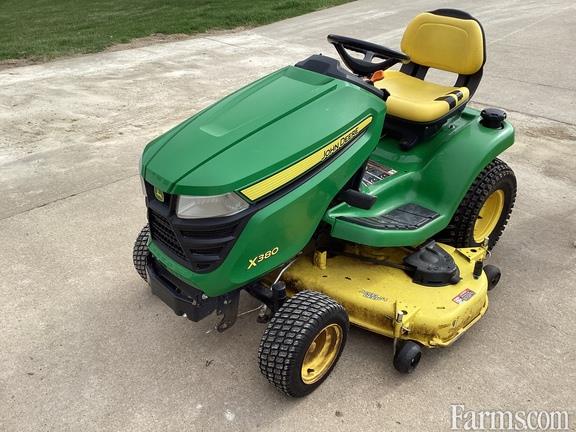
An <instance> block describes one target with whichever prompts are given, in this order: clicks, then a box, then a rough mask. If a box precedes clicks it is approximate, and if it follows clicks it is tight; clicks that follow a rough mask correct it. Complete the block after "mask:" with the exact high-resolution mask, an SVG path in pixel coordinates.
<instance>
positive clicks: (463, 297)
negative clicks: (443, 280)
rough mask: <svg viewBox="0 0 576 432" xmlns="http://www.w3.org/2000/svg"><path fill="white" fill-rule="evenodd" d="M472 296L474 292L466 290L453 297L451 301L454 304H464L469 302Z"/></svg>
mask: <svg viewBox="0 0 576 432" xmlns="http://www.w3.org/2000/svg"><path fill="white" fill-rule="evenodd" d="M474 295H476V293H475V292H474V291H472V290H471V289H468V288H466V289H465V290H464V291H462V292H461V293H460V294H458V295H457V296H456V297H454V298H453V299H452V301H453V302H454V303H458V304H461V303H464V302H466V301H468V300H470V299H471V298H472V297H474Z"/></svg>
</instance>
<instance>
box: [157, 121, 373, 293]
mask: <svg viewBox="0 0 576 432" xmlns="http://www.w3.org/2000/svg"><path fill="white" fill-rule="evenodd" d="M375 131H376V132H375ZM378 136H379V133H378V132H377V129H375V128H370V129H369V130H368V131H367V132H366V133H364V134H363V135H362V136H361V137H360V138H359V139H358V140H357V141H356V142H354V144H352V145H351V146H350V147H348V148H347V149H345V150H344V151H343V152H342V154H341V155H340V156H339V157H337V158H335V159H334V160H333V161H332V162H331V163H330V164H328V165H327V166H326V167H325V168H324V169H322V170H321V171H320V172H319V173H318V174H316V175H315V176H313V177H311V178H310V179H309V180H308V181H306V182H303V183H302V184H301V185H300V186H298V187H297V188H295V189H294V190H292V191H291V192H289V193H287V194H286V195H284V196H282V197H281V198H280V199H278V200H276V201H273V202H272V203H271V204H270V205H267V206H265V207H263V208H262V209H261V210H260V211H258V212H257V213H256V214H254V215H253V216H252V218H251V219H250V221H249V222H248V224H247V225H246V227H245V228H244V230H243V231H242V234H240V237H239V238H238V240H237V241H236V243H235V244H234V247H233V248H232V250H231V251H230V253H229V254H228V256H227V257H226V259H225V260H224V262H223V263H222V264H221V265H220V266H219V267H218V268H217V269H216V270H214V271H212V272H209V273H202V274H199V273H194V272H192V271H191V270H189V269H187V268H186V267H184V266H182V265H180V264H179V263H177V262H175V261H174V260H172V259H171V258H170V257H168V256H167V255H166V254H164V252H162V250H160V248H159V247H158V246H156V245H155V244H154V242H151V244H150V246H149V249H150V251H151V252H152V254H153V255H154V256H155V257H156V259H158V260H159V261H160V262H161V263H162V264H164V266H165V267H167V268H168V269H169V270H170V271H171V272H172V273H173V274H174V275H176V276H177V277H179V278H180V279H182V280H184V281H186V282H187V283H189V284H190V285H193V286H195V287H197V288H200V289H201V290H202V291H204V292H205V293H206V294H207V295H208V296H217V295H221V294H225V293H227V292H229V291H231V290H233V289H235V288H239V287H241V286H243V285H245V284H247V283H248V282H250V281H252V280H255V279H258V278H260V277H262V276H263V275H265V274H267V273H269V272H270V271H272V270H274V269H275V268H277V267H278V266H280V265H282V264H284V263H286V261H288V260H290V259H291V258H292V257H294V256H295V255H296V254H298V253H299V252H300V251H301V250H302V249H303V248H304V246H305V245H306V244H307V243H308V241H309V240H310V238H311V237H312V234H313V233H314V231H315V230H316V228H317V227H318V224H319V223H320V222H321V220H322V216H323V215H324V213H325V212H326V210H327V209H328V206H329V205H330V202H331V201H332V199H333V198H334V196H335V195H336V194H337V193H338V192H339V191H340V190H341V189H342V187H343V186H344V185H345V184H346V182H347V181H348V180H349V179H350V177H352V176H353V175H354V173H355V172H356V171H357V170H358V169H359V168H360V167H361V166H362V164H363V163H364V162H365V161H366V159H367V158H368V157H369V156H370V153H371V152H372V151H373V150H374V147H375V145H376V143H377V142H378ZM274 248H278V252H277V253H276V254H274V255H273V256H270V257H269V258H268V259H264V260H262V261H261V262H259V263H258V264H257V265H256V267H252V268H249V266H250V259H254V258H257V257H258V256H259V255H264V254H266V252H268V251H272V250H273V249H274Z"/></svg>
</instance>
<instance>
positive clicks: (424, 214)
mask: <svg viewBox="0 0 576 432" xmlns="http://www.w3.org/2000/svg"><path fill="white" fill-rule="evenodd" d="M438 216H439V214H438V213H436V212H435V211H433V210H430V209H427V208H426V207H422V206H420V205H418V204H405V205H403V206H401V207H398V208H395V209H394V210H392V211H390V212H388V213H384V214H381V215H378V216H375V217H371V218H352V217H342V218H341V219H342V220H345V221H347V222H353V223H355V224H358V225H363V226H367V227H370V228H374V229H381V230H415V229H418V228H420V227H423V226H424V225H426V224H427V223H429V222H431V221H433V220H434V219H436V218H437V217H438Z"/></svg>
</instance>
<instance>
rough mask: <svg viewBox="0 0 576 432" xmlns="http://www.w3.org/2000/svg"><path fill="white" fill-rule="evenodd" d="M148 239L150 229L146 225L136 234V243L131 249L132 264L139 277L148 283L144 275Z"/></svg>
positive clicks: (146, 276)
mask: <svg viewBox="0 0 576 432" xmlns="http://www.w3.org/2000/svg"><path fill="white" fill-rule="evenodd" d="M149 239H150V227H149V226H148V224H146V225H144V228H142V230H141V231H140V234H138V237H137V238H136V241H135V242H134V247H133V248H132V262H133V263H134V268H135V269H136V271H137V272H138V274H139V275H140V277H141V278H142V279H144V280H145V281H148V275H147V274H146V260H147V258H148V254H149V252H148V240H149Z"/></svg>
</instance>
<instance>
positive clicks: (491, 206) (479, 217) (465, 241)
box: [437, 159, 516, 249]
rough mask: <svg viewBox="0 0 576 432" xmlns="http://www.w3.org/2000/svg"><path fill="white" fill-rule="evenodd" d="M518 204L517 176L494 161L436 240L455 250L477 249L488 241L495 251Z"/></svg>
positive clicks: (502, 164)
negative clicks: (462, 248)
mask: <svg viewBox="0 0 576 432" xmlns="http://www.w3.org/2000/svg"><path fill="white" fill-rule="evenodd" d="M515 200H516V177H515V176H514V172H513V171H512V169H511V168H510V167H509V166H508V165H507V164H506V163H505V162H503V161H501V160H500V159H494V160H493V161H492V162H490V163H489V164H488V166H486V168H484V170H483V171H482V172H481V173H480V174H479V175H478V177H476V179H475V180H474V182H473V183H472V186H470V189H469V190H468V192H467V193H466V195H465V196H464V199H463V200H462V202H461V203H460V205H459V206H458V209H457V210H456V213H454V216H453V217H452V220H451V221H450V224H449V225H448V227H446V229H445V230H444V231H442V232H441V233H440V234H439V235H438V236H437V240H439V241H442V242H443V243H447V244H449V245H451V246H454V247H474V246H480V245H481V244H482V243H483V241H484V239H485V238H486V237H488V238H489V242H488V248H489V249H492V248H493V247H494V246H495V245H496V243H497V242H498V240H499V239H500V236H501V235H502V232H503V231H504V228H505V227H506V224H507V223H508V219H510V214H511V213H512V208H513V207H514V202H515Z"/></svg>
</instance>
